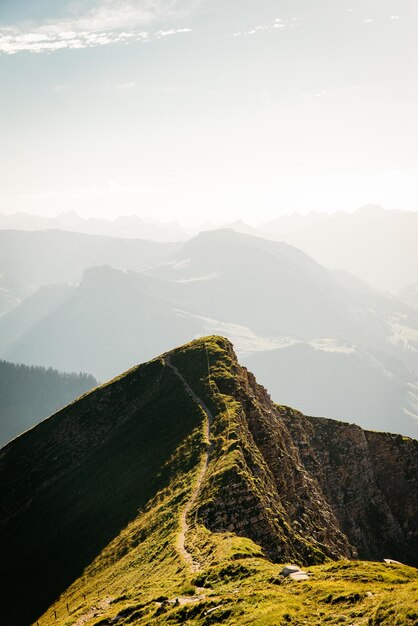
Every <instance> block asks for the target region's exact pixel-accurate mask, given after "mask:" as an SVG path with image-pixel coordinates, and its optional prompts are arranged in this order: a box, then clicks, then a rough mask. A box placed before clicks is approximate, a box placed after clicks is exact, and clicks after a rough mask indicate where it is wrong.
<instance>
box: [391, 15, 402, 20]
mask: <svg viewBox="0 0 418 626" xmlns="http://www.w3.org/2000/svg"><path fill="white" fill-rule="evenodd" d="M390 19H391V20H399V19H400V17H399V15H391V16H390Z"/></svg>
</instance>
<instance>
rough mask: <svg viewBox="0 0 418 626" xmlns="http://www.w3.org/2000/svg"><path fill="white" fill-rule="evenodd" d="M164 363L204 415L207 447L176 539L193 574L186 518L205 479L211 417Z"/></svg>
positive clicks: (167, 362)
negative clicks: (187, 539)
mask: <svg viewBox="0 0 418 626" xmlns="http://www.w3.org/2000/svg"><path fill="white" fill-rule="evenodd" d="M164 363H165V365H167V366H168V367H169V368H171V369H172V370H173V372H174V373H175V374H176V376H178V378H180V380H181V381H182V383H183V385H184V387H185V389H186V391H187V393H188V394H189V396H190V397H191V398H193V400H194V401H195V402H196V404H198V405H199V406H200V408H201V409H202V411H203V413H204V415H205V424H204V429H205V438H206V442H207V446H206V450H205V452H204V455H203V459H202V461H201V464H200V467H199V470H198V474H197V476H196V483H195V485H194V488H193V491H192V493H191V495H190V498H189V500H188V501H187V503H186V506H185V507H184V509H183V511H182V513H181V516H180V534H179V536H178V539H177V548H178V550H179V552H180V554H181V555H182V556H183V558H184V560H185V561H186V563H187V564H188V565H189V567H190V569H191V570H192V571H193V572H196V571H198V570H199V569H200V563H199V562H198V561H197V560H196V558H194V557H193V555H192V553H191V552H189V550H188V549H187V548H186V536H187V533H188V532H189V523H188V521H187V517H188V515H189V513H190V511H191V509H192V508H193V505H194V504H195V502H196V500H197V497H198V495H199V492H200V488H201V486H202V483H203V480H204V478H205V474H206V470H207V468H208V464H209V453H210V429H211V426H212V423H213V415H212V413H211V412H210V410H209V409H208V407H207V406H206V404H205V403H204V402H203V400H201V398H199V396H197V395H196V394H195V392H194V391H193V389H192V388H191V387H190V385H189V383H188V382H187V380H186V379H185V378H184V376H183V375H182V374H181V373H180V372H179V370H178V369H177V367H176V366H175V365H173V364H172V363H171V362H170V359H169V358H168V357H166V358H165V359H164Z"/></svg>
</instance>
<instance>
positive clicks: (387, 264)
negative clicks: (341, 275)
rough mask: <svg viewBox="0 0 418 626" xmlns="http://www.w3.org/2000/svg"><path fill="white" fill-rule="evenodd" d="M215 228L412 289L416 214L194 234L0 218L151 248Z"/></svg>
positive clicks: (298, 216)
mask: <svg viewBox="0 0 418 626" xmlns="http://www.w3.org/2000/svg"><path fill="white" fill-rule="evenodd" d="M219 228H230V229H232V230H235V231H236V232H240V233H242V234H247V235H253V236H255V237H263V238H266V239H270V240H275V241H283V242H286V243H288V244H290V245H292V246H296V247H297V248H299V249H301V250H303V251H304V252H306V253H307V254H308V255H309V256H310V257H312V258H313V259H315V260H316V261H318V262H319V263H321V264H322V265H324V266H325V267H327V268H328V269H338V270H344V271H346V272H349V273H350V274H352V275H353V276H356V277H357V278H360V279H362V280H364V281H366V282H367V283H369V284H370V285H372V286H373V287H375V288H377V289H380V290H382V291H389V292H393V293H398V294H399V293H402V292H403V290H405V289H406V290H409V289H412V288H413V287H414V285H415V286H416V285H417V284H418V276H417V270H416V268H417V267H418V256H417V249H416V245H415V242H416V241H417V239H418V213H417V212H416V211H405V210H386V209H383V208H382V207H380V206H376V205H366V206H364V207H361V208H360V209H357V210H355V211H351V212H348V211H335V212H333V213H325V212H320V211H313V212H311V213H307V214H302V213H290V214H286V215H280V216H278V217H276V218H275V219H272V220H270V221H268V222H263V223H261V224H259V225H258V226H250V225H248V224H246V223H245V222H244V221H242V220H235V221H233V222H228V223H225V224H223V225H219V224H212V223H209V222H208V223H205V224H202V225H200V226H198V227H194V228H185V227H183V226H180V225H179V224H176V223H164V222H158V220H150V219H149V220H143V219H141V218H139V217H137V216H135V215H132V216H120V217H118V218H116V219H115V220H113V221H112V220H105V219H85V218H82V217H80V216H79V215H77V214H76V213H74V212H69V213H62V214H60V215H58V216H55V217H42V216H37V215H29V214H24V213H15V214H12V215H1V214H0V231H1V230H13V229H15V230H21V231H39V230H60V231H71V232H74V233H84V234H88V235H99V236H103V235H105V236H108V237H112V238H122V239H149V240H153V241H155V242H180V241H186V240H188V239H190V237H192V236H195V235H196V234H197V233H198V232H199V231H208V230H218V229H219ZM0 241H2V240H1V239H0ZM107 262H109V261H107ZM110 264H111V263H110ZM131 269H133V268H131ZM0 271H1V266H0ZM415 306H416V299H415Z"/></svg>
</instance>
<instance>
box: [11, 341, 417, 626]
mask: <svg viewBox="0 0 418 626" xmlns="http://www.w3.org/2000/svg"><path fill="white" fill-rule="evenodd" d="M281 411H282V409H280V408H275V407H274V405H273V404H272V403H271V401H270V399H269V397H268V395H267V394H266V392H265V390H263V389H262V388H260V387H257V385H256V384H255V381H254V379H253V378H252V377H251V375H249V374H248V373H247V372H246V371H245V370H244V369H243V368H241V367H240V366H239V365H238V363H237V361H236V358H235V355H234V353H233V350H232V347H231V345H230V344H229V342H228V341H227V340H225V339H223V338H219V337H207V338H205V339H202V340H197V341H194V342H192V343H191V344H187V345H186V346H183V347H182V348H179V349H177V350H175V351H173V352H171V353H168V354H165V355H162V356H161V357H159V358H157V359H155V360H153V361H151V362H149V363H147V364H145V365H142V366H139V367H136V368H134V369H132V370H130V371H129V372H127V373H125V374H124V375H122V376H121V377H119V378H117V379H115V380H114V381H111V382H110V383H109V384H107V385H104V386H102V387H100V388H98V389H97V390H95V391H93V392H92V393H90V394H87V395H86V396H84V397H83V398H82V399H81V400H79V401H78V402H76V403H74V404H73V405H71V406H70V407H67V408H66V409H64V410H63V411H61V412H60V413H58V414H56V415H55V416H53V417H51V418H49V419H48V420H46V421H44V422H43V423H42V424H40V425H39V426H38V427H37V428H35V429H33V430H32V431H30V432H28V433H26V434H25V435H23V436H21V437H20V438H18V439H17V440H15V441H14V442H12V443H11V444H10V445H9V446H6V448H4V449H3V451H2V453H1V456H0V476H1V480H2V485H3V488H2V490H1V491H0V512H1V516H0V519H1V522H0V537H1V545H0V549H1V552H2V560H1V562H0V575H2V578H3V579H4V580H5V581H6V584H5V585H3V587H2V589H1V593H2V598H1V603H2V616H3V619H4V620H5V623H7V624H8V626H14V625H15V624H16V626H25V625H26V624H29V623H31V622H32V623H37V622H38V623H39V624H40V625H42V626H46V625H52V624H57V623H59V624H60V625H65V626H70V625H72V626H82V624H89V625H95V626H98V625H99V624H100V625H101V626H107V625H109V626H110V625H111V624H118V625H122V624H124V625H125V624H144V625H145V624H155V625H157V624H158V625H159V624H186V623H188V624H196V625H198V624H199V625H202V626H207V625H209V624H213V623H221V624H230V625H232V624H235V625H238V624H259V625H260V626H274V625H277V624H286V623H294V624H322V623H325V622H326V623H330V624H337V623H343V622H346V623H347V624H349V623H351V624H359V625H360V624H367V623H369V624H387V626H389V624H395V623H399V624H414V623H415V622H414V621H413V620H416V618H417V612H418V607H417V605H416V601H415V597H416V591H417V589H418V575H417V571H416V570H415V569H413V568H409V567H407V566H396V565H384V564H379V563H363V564H361V563H356V562H351V563H349V562H347V561H346V560H341V561H339V562H338V563H333V562H332V561H331V560H330V559H329V556H333V557H334V558H338V557H339V558H341V557H343V556H344V555H350V554H353V551H355V547H354V546H353V545H351V544H350V540H349V538H348V536H345V535H344V533H343V532H342V530H341V528H340V527H339V523H340V518H338V519H337V517H336V516H335V515H336V514H335V511H334V509H333V508H332V507H333V502H332V501H327V500H326V499H325V498H324V495H323V493H322V491H321V485H320V480H319V478H317V477H315V475H314V474H313V473H311V474H309V473H308V472H307V470H306V469H305V467H304V464H303V462H302V457H301V455H300V453H299V452H298V449H297V446H296V443H297V445H298V446H301V445H302V442H301V441H297V442H296V441H295V442H294V441H293V440H292V439H291V437H290V434H289V433H290V430H289V429H288V428H287V426H286V424H285V421H284V418H282V416H281ZM286 415H289V416H290V415H291V413H289V412H287V413H286ZM295 419H297V416H296V414H295ZM301 424H302V422H301ZM300 427H302V426H300ZM298 428H299V426H298ZM208 430H209V433H208ZM358 431H359V432H360V431H361V429H358ZM342 432H343V431H342ZM297 437H298V438H299V439H300V437H299V435H297ZM384 443H385V445H386V446H389V448H390V445H391V440H386V439H385V440H384ZM318 446H320V444H318ZM405 446H406V447H405V450H408V451H409V452H410V453H411V455H412V456H411V460H412V461H414V460H415V461H416V456H417V455H416V451H415V448H414V447H413V446H412V447H411V445H410V444H409V442H408V441H406V442H405ZM413 455H415V456H413ZM410 467H411V466H410ZM408 480H409V478H408V477H406V479H405V483H404V490H407V489H408V488H409V487H408V484H409V483H408V482H407V481H408ZM406 493H407V491H405V494H406ZM409 493H410V501H411V502H412V501H413V499H414V493H413V491H412V490H411V491H410V492H409ZM292 506H293V508H292ZM185 511H187V515H185ZM297 520H299V521H298V522H297ZM296 522H297V523H296ZM357 523H358V524H359V523H360V524H361V523H362V522H361V521H358V520H357ZM182 535H183V538H182ZM389 556H395V555H389ZM188 557H190V559H189V558H188ZM289 559H291V560H292V561H294V562H296V563H298V564H300V565H304V566H306V567H307V568H308V570H309V572H310V574H311V577H310V579H309V580H308V581H306V582H296V581H291V580H289V579H286V580H285V579H283V577H281V576H280V570H281V565H280V564H281V563H283V562H286V561H288V560H289ZM394 589H397V590H399V593H397V594H394V593H393V590H394ZM23 596H24V602H22V597H23ZM394 616H395V617H396V620H401V621H394ZM414 616H415V617H414ZM369 619H370V620H371V621H368V620H369ZM373 620H374V621H373ZM385 620H386V621H385ZM391 620H392V621H391ZM402 620H403V621H402Z"/></svg>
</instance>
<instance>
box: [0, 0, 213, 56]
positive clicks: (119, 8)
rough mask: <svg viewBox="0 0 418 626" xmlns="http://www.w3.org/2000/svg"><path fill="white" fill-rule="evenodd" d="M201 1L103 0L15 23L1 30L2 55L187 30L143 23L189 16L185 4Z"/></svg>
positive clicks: (90, 45)
mask: <svg viewBox="0 0 418 626" xmlns="http://www.w3.org/2000/svg"><path fill="white" fill-rule="evenodd" d="M200 1H202V0H195V1H194V2H186V0H131V1H129V0H119V2H118V1H117V0H114V1H112V2H111V1H110V0H101V1H100V2H99V3H96V4H95V5H94V6H93V7H92V8H90V9H89V10H87V11H85V10H84V12H81V13H80V12H78V13H77V11H76V9H75V8H73V11H72V12H71V13H70V14H68V15H67V17H65V18H63V19H61V20H57V21H51V20H49V21H44V22H41V23H36V24H35V23H27V24H24V25H20V26H13V25H12V26H9V27H7V28H3V29H1V30H0V54H16V53H17V52H34V53H40V52H54V51H56V50H63V49H70V50H75V49H80V48H93V47H97V46H106V45H110V44H115V43H121V42H122V43H128V42H130V41H141V42H144V43H146V42H147V41H149V40H152V39H162V38H163V37H167V36H170V35H177V34H183V33H188V32H190V31H191V29H190V28H169V29H166V30H158V31H156V32H152V31H151V32H150V31H149V30H145V29H144V26H150V25H151V24H153V23H156V22H157V23H158V22H165V21H167V20H170V19H171V18H176V19H178V18H179V17H185V18H186V17H187V11H186V10H185V9H186V5H187V6H188V7H189V9H190V7H193V6H194V5H195V4H196V5H197V4H198V3H199V2H200Z"/></svg>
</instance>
